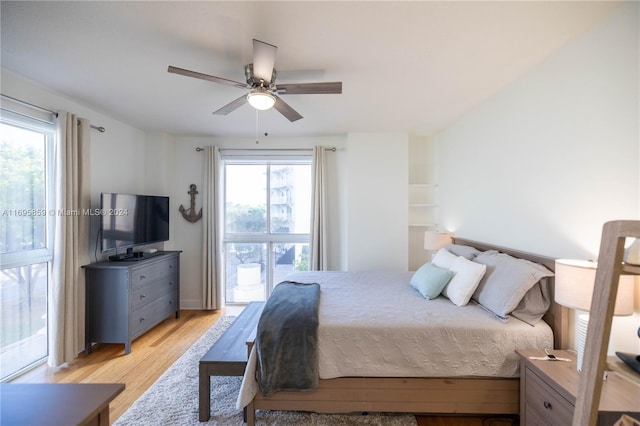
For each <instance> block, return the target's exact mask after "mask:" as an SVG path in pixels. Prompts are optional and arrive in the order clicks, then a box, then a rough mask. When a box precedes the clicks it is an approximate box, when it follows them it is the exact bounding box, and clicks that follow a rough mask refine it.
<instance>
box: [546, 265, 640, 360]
mask: <svg viewBox="0 0 640 426" xmlns="http://www.w3.org/2000/svg"><path fill="white" fill-rule="evenodd" d="M597 266H598V264H597V263H596V262H592V261H586V260H574V259H556V268H555V269H556V270H555V282H556V284H555V297H554V299H555V301H556V302H557V303H559V304H560V305H563V306H566V307H568V308H572V309H577V310H580V311H585V313H578V314H577V315H576V352H577V358H578V359H577V367H578V371H581V370H582V359H583V356H584V345H585V341H586V338H587V329H588V327H589V313H588V311H589V310H590V309H591V298H592V295H593V288H594V285H595V279H596V268H597ZM632 314H633V277H632V276H628V275H621V276H620V281H619V282H618V293H617V296H616V304H615V308H614V312H613V315H621V316H622V315H632Z"/></svg>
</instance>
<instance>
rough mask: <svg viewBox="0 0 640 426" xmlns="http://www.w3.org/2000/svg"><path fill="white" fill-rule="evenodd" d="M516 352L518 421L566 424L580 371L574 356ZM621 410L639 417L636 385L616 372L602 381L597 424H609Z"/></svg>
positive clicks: (556, 352)
mask: <svg viewBox="0 0 640 426" xmlns="http://www.w3.org/2000/svg"><path fill="white" fill-rule="evenodd" d="M516 352H517V353H518V355H520V424H521V425H523V426H532V425H536V426H537V425H551V426H556V425H557V426H564V425H570V424H571V419H572V418H573V410H574V406H575V403H576V394H577V392H578V384H579V382H580V375H579V374H578V372H577V371H576V357H575V355H574V354H572V353H570V352H567V351H560V350H554V351H552V352H551V353H552V354H554V355H555V356H557V357H560V358H569V359H570V360H571V361H569V362H566V361H541V360H532V359H529V357H532V356H533V357H541V356H545V353H544V351H541V350H518V351H516ZM622 414H628V415H630V416H631V417H633V418H635V419H639V420H640V386H639V385H638V384H636V383H633V382H632V381H630V380H628V379H626V378H624V377H622V376H621V375H619V374H618V373H616V372H608V377H607V380H605V381H604V382H603V383H602V395H601V398H600V412H599V414H598V425H612V424H614V423H615V422H616V421H617V420H618V419H619V418H620V417H621V416H622Z"/></svg>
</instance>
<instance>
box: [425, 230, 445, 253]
mask: <svg viewBox="0 0 640 426" xmlns="http://www.w3.org/2000/svg"><path fill="white" fill-rule="evenodd" d="M449 243H451V234H449V233H448V232H436V231H425V233H424V249H425V250H440V249H441V248H442V247H444V246H446V245H447V244H449Z"/></svg>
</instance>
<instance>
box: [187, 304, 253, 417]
mask: <svg viewBox="0 0 640 426" xmlns="http://www.w3.org/2000/svg"><path fill="white" fill-rule="evenodd" d="M263 308H264V302H251V303H249V304H248V305H247V306H246V307H245V308H244V310H243V311H242V312H240V315H238V317H237V318H236V319H235V320H234V321H233V322H232V323H231V325H230V326H229V328H227V329H226V330H225V332H224V333H222V335H221V336H220V337H219V338H218V340H217V341H216V342H215V343H214V344H213V345H212V346H211V348H210V349H209V351H207V353H206V354H204V356H203V357H202V358H201V359H200V365H199V377H200V378H199V386H198V394H199V397H198V400H199V402H198V405H199V409H198V411H199V419H200V421H201V422H206V421H207V420H209V416H210V415H211V376H243V375H244V370H245V368H246V367H247V360H248V358H249V348H248V344H249V342H253V340H255V331H256V327H257V326H258V321H259V320H260V315H262V309H263ZM252 339H253V340H252Z"/></svg>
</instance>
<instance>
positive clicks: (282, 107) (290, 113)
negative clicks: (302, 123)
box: [273, 96, 302, 122]
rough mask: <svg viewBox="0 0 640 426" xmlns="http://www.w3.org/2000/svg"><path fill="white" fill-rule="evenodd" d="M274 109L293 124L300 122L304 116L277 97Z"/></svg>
mask: <svg viewBox="0 0 640 426" xmlns="http://www.w3.org/2000/svg"><path fill="white" fill-rule="evenodd" d="M273 107H274V108H275V109H276V110H277V111H278V112H279V113H280V114H282V115H284V116H285V117H287V119H288V120H289V121H291V122H294V121H297V120H300V119H301V118H302V116H301V115H300V114H299V113H298V111H296V110H295V109H293V108H291V107H290V106H289V104H287V103H286V102H285V101H283V100H282V99H280V98H279V97H278V96H276V103H275V105H273Z"/></svg>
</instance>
